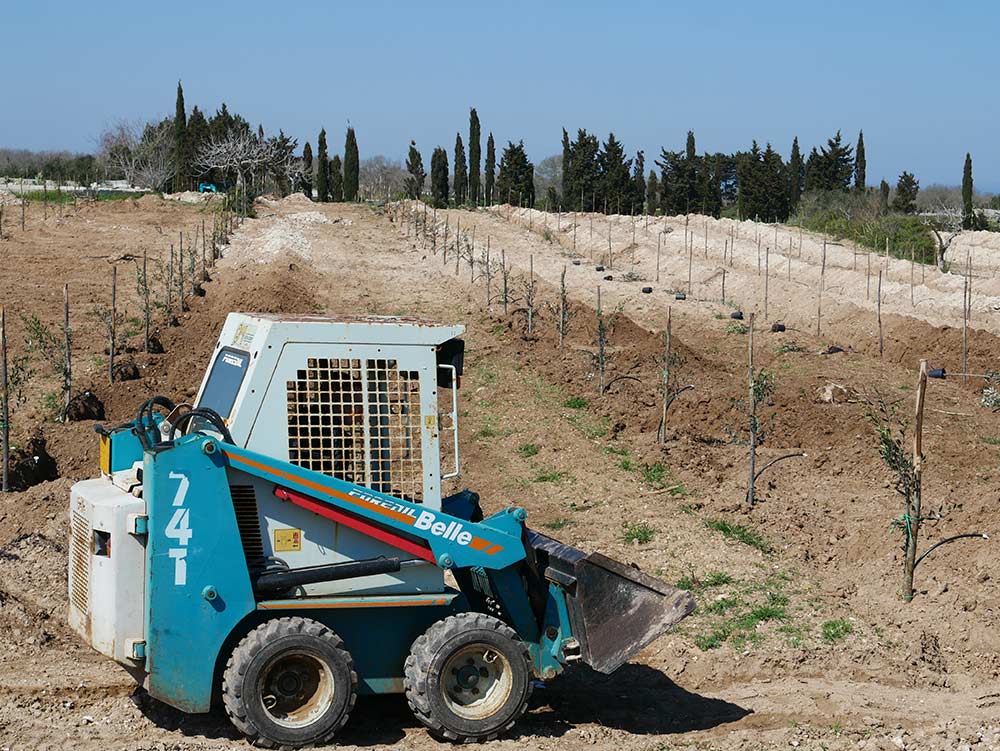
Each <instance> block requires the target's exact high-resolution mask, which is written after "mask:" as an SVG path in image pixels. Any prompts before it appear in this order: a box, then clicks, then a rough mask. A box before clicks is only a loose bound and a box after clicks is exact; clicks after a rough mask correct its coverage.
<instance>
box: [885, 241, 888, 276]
mask: <svg viewBox="0 0 1000 751" xmlns="http://www.w3.org/2000/svg"><path fill="white" fill-rule="evenodd" d="M885 280H886V281H889V236H888V235H886V236H885Z"/></svg>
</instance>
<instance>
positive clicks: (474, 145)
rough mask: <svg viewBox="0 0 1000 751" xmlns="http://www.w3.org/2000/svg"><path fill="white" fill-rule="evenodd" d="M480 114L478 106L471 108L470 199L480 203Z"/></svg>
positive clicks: (475, 204)
mask: <svg viewBox="0 0 1000 751" xmlns="http://www.w3.org/2000/svg"><path fill="white" fill-rule="evenodd" d="M480 156H481V154H480V136H479V115H478V114H477V113H476V108H475V107H473V108H472V109H471V110H469V201H470V202H471V203H472V204H473V205H474V206H478V205H479V161H480Z"/></svg>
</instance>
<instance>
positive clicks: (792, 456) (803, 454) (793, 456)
mask: <svg viewBox="0 0 1000 751" xmlns="http://www.w3.org/2000/svg"><path fill="white" fill-rule="evenodd" d="M806 456H808V454H807V453H806V452H805V451H797V452H796V453H794V454H785V455H784V456H779V457H778V458H777V459H772V460H771V461H769V462H768V463H767V464H765V465H764V466H763V467H761V468H760V470H759V471H758V472H757V474H755V475H754V476H753V481H754V482H757V480H758V478H760V476H761V475H762V474H764V471H765V470H767V469H769V468H771V467H773V466H774V465H775V464H777V463H778V462H782V461H784V460H785V459H796V458H799V457H806Z"/></svg>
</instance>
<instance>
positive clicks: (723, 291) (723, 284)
mask: <svg viewBox="0 0 1000 751" xmlns="http://www.w3.org/2000/svg"><path fill="white" fill-rule="evenodd" d="M722 304H723V305H725V304H726V267H725V266H723V267H722Z"/></svg>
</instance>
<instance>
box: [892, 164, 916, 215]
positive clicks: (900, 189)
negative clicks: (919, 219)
mask: <svg viewBox="0 0 1000 751" xmlns="http://www.w3.org/2000/svg"><path fill="white" fill-rule="evenodd" d="M919 191H920V183H919V182H917V178H915V177H914V176H913V174H912V173H910V172H905V171H904V172H903V174H902V175H900V176H899V181H898V182H897V183H896V197H895V198H894V199H893V201H892V208H893V209H894V210H896V211H898V212H900V213H902V214H913V213H916V210H917V193H918V192H919Z"/></svg>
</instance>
